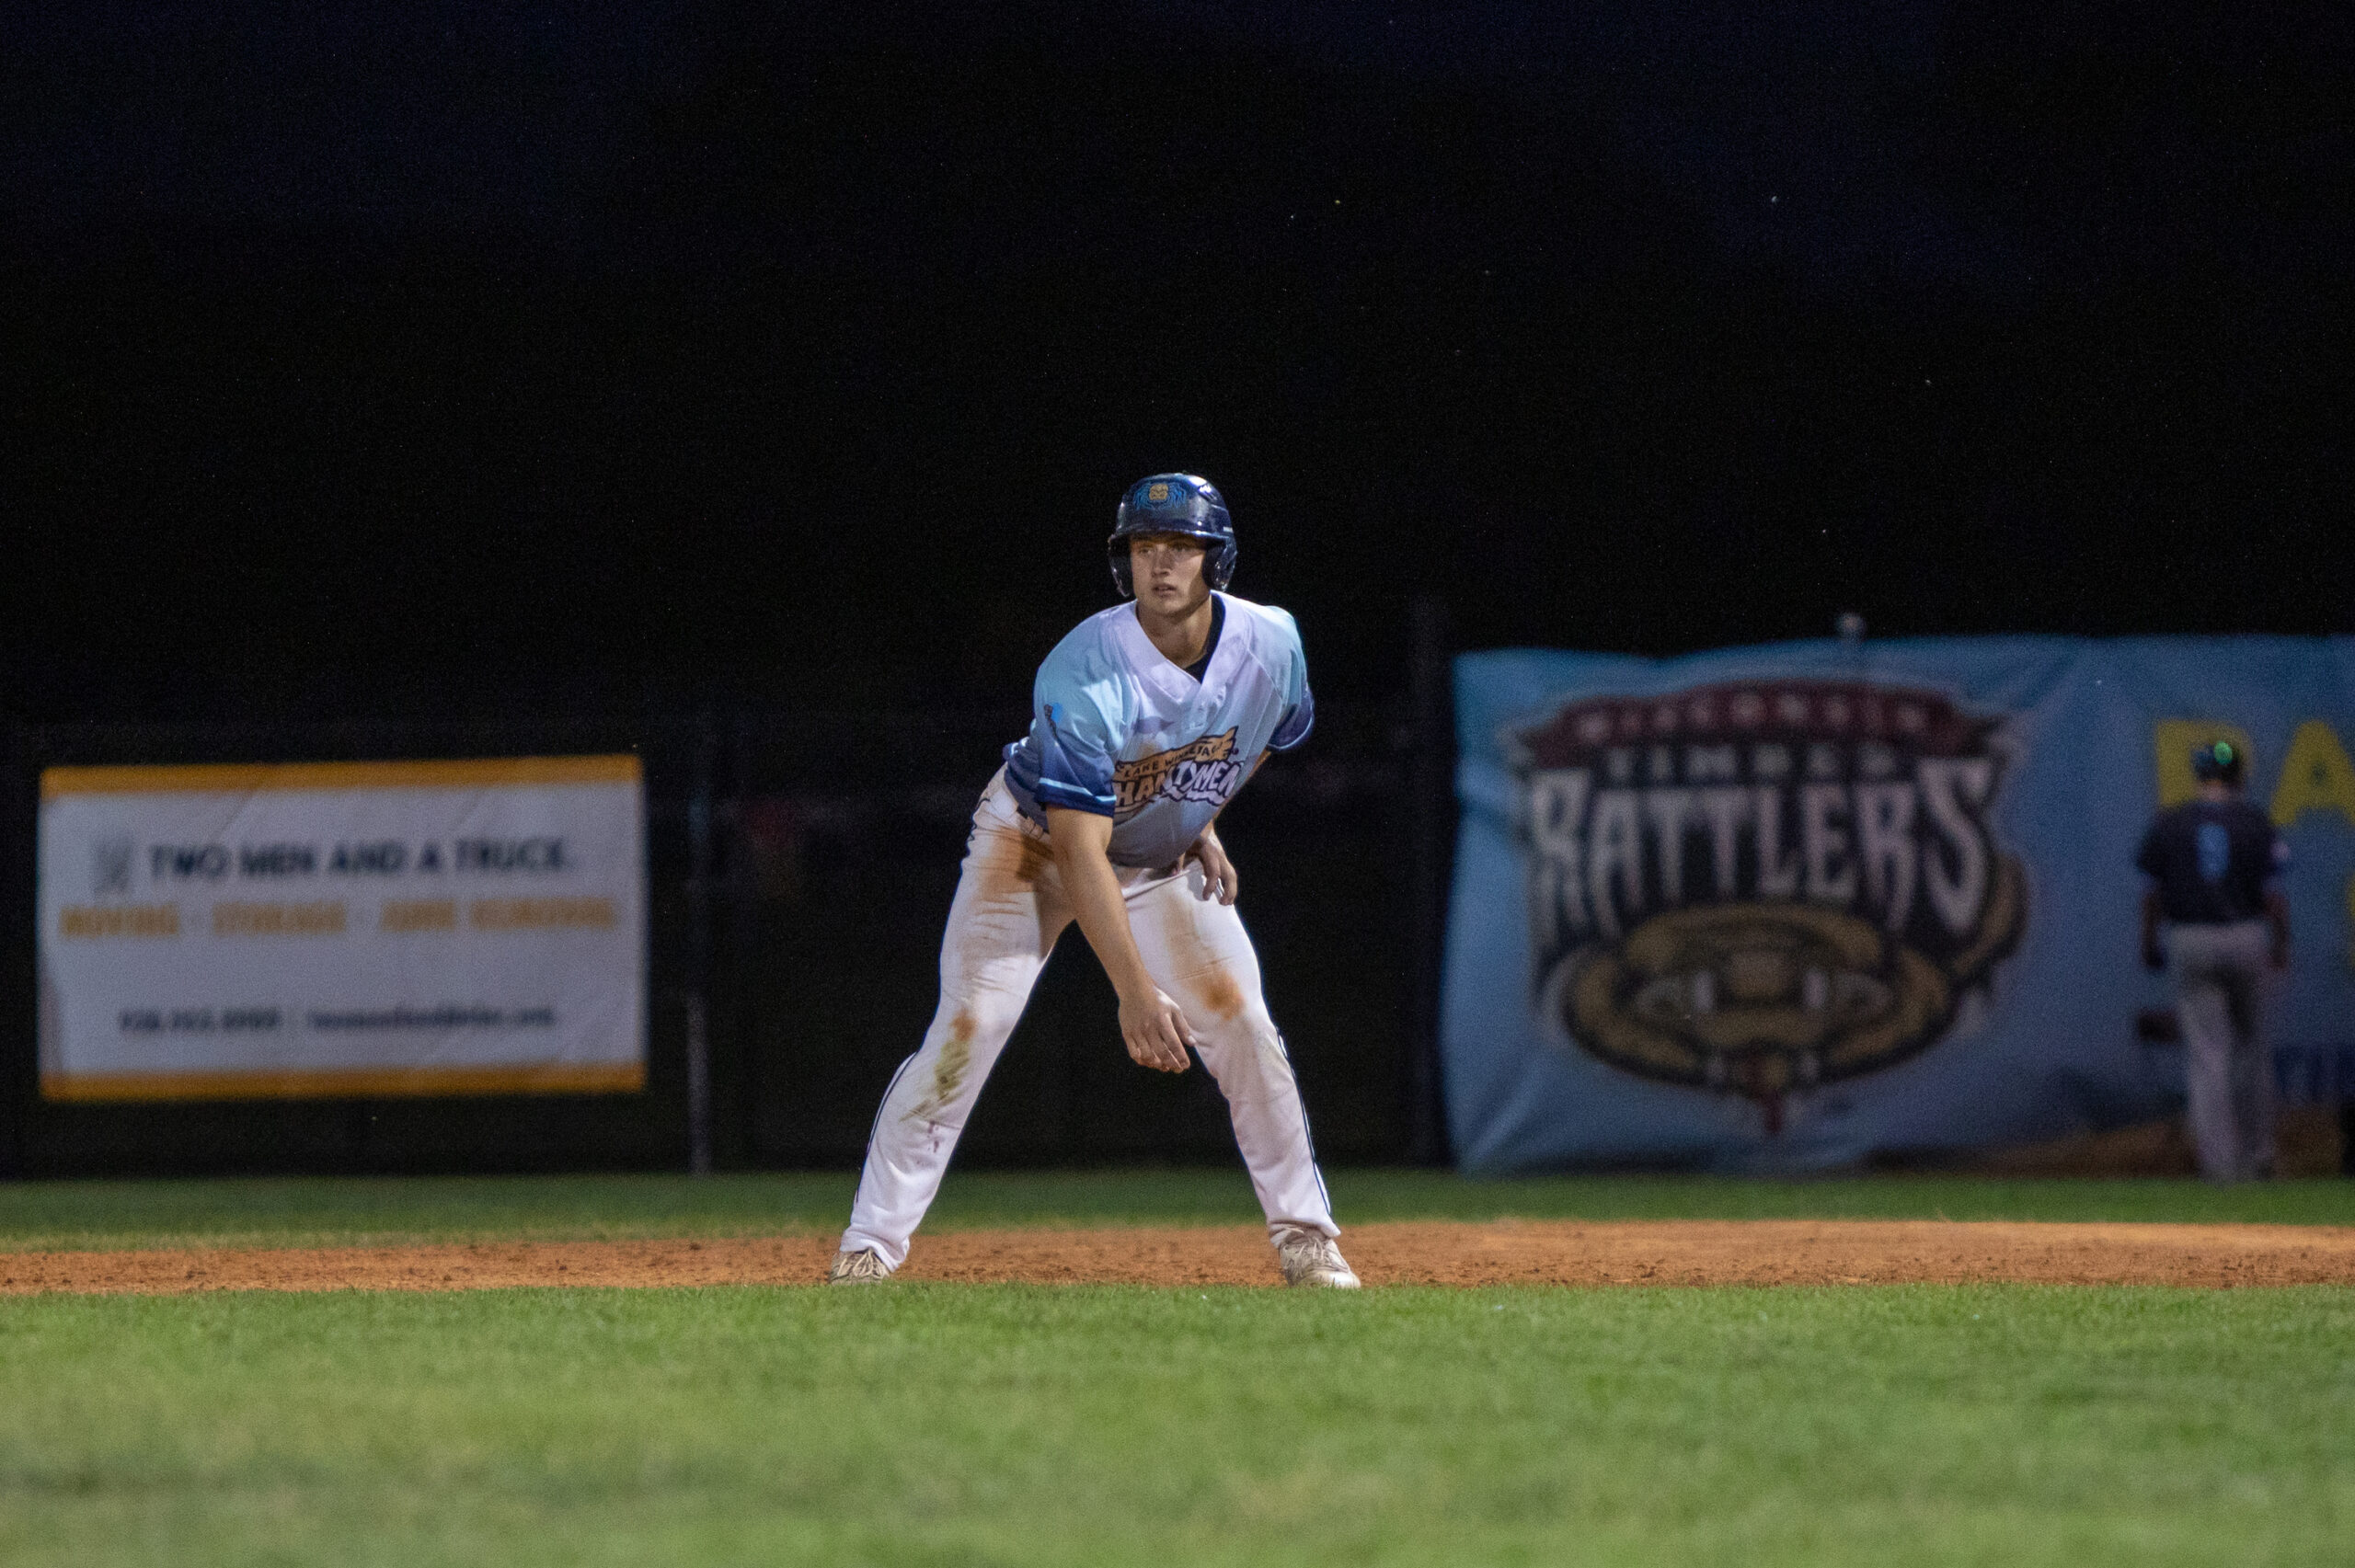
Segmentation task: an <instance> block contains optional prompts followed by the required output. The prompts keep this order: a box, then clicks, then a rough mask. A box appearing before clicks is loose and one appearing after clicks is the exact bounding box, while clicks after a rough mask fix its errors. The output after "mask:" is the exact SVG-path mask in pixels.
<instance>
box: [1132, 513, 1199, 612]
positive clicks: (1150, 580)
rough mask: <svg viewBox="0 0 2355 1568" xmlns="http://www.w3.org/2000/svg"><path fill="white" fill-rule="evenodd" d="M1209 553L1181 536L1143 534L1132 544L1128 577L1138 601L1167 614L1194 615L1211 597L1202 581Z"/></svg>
mask: <svg viewBox="0 0 2355 1568" xmlns="http://www.w3.org/2000/svg"><path fill="white" fill-rule="evenodd" d="M1208 554H1209V552H1208V550H1207V549H1206V548H1205V546H1204V545H1203V544H1202V542H1201V541H1200V540H1199V539H1189V538H1187V537H1186V536H1185V535H1184V534H1182V533H1143V534H1139V535H1137V536H1136V537H1135V538H1133V539H1131V540H1130V541H1129V575H1130V578H1131V580H1132V581H1133V582H1134V584H1135V585H1136V590H1137V602H1138V603H1140V604H1143V605H1146V606H1148V607H1150V608H1151V609H1153V610H1155V611H1157V612H1160V613H1161V614H1164V615H1187V614H1191V613H1192V612H1194V611H1195V610H1197V609H1199V608H1200V607H1201V605H1202V604H1203V603H1204V602H1205V601H1207V600H1208V599H1209V598H1210V596H1211V585H1210V584H1209V583H1208V582H1206V581H1204V580H1203V578H1202V562H1203V560H1204V558H1205V557H1206V556H1207V555H1208Z"/></svg>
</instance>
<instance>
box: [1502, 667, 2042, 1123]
mask: <svg viewBox="0 0 2355 1568" xmlns="http://www.w3.org/2000/svg"><path fill="white" fill-rule="evenodd" d="M1506 742H1507V747H1508V753H1509V755H1511V756H1512V757H1513V758H1514V759H1515V762H1516V768H1517V771H1518V773H1519V774H1520V776H1521V781H1522V792H1521V798H1520V803H1519V804H1520V809H1521V824H1522V830H1523V831H1524V832H1525V833H1526V834H1527V837H1528V843H1529V849H1530V857H1529V867H1530V874H1529V876H1530V879H1529V888H1528V893H1529V918H1530V935H1531V951H1532V954H1533V956H1534V959H1535V967H1534V971H1533V972H1534V976H1535V978H1536V981H1537V1005H1538V1007H1539V1009H1540V1011H1541V1013H1542V1014H1543V1016H1544V1017H1545V1021H1546V1024H1547V1026H1548V1027H1549V1028H1550V1029H1551V1030H1553V1031H1554V1032H1555V1033H1557V1036H1560V1037H1562V1038H1563V1039H1564V1040H1566V1041H1567V1042H1568V1044H1569V1045H1571V1046H1573V1047H1576V1048H1578V1049H1581V1050H1584V1051H1587V1052H1589V1053H1591V1055H1593V1056H1595V1057H1598V1058H1600V1059H1602V1060H1603V1061H1606V1062H1609V1063H1610V1064H1612V1065H1613V1066H1614V1067H1617V1068H1621V1069H1624V1070H1626V1071H1629V1072H1633V1073H1637V1074H1639V1075H1641V1076H1643V1077H1645V1078H1649V1079H1653V1080H1655V1081H1658V1082H1666V1083H1677V1084H1686V1085H1691V1086H1693V1087H1695V1088H1701V1089H1707V1090H1713V1091H1718V1092H1722V1093H1739V1094H1745V1095H1748V1096H1750V1097H1751V1098H1752V1099H1755V1100H1757V1101H1758V1102H1759V1103H1760V1104H1762V1105H1763V1107H1764V1109H1765V1116H1766V1126H1767V1128H1768V1130H1769V1131H1770V1132H1772V1131H1776V1130H1779V1129H1780V1127H1781V1125H1782V1116H1783V1109H1784V1104H1785V1101H1786V1097H1787V1096H1789V1095H1791V1094H1794V1093H1805V1092H1806V1091H1807V1090H1808V1089H1809V1088H1811V1087H1812V1086H1814V1085H1817V1084H1821V1083H1827V1082H1833V1081H1835V1080H1839V1079H1845V1078H1855V1077H1858V1076H1861V1075H1863V1074H1866V1073H1870V1072H1876V1071H1878V1070H1881V1069H1883V1068H1886V1067H1889V1066H1891V1065H1893V1064H1894V1063H1897V1062H1899V1061H1902V1060H1904V1059H1906V1058H1908V1057H1911V1056H1913V1055H1914V1054H1916V1053H1918V1052H1920V1051H1923V1050H1924V1049H1927V1048H1928V1047H1930V1046H1932V1045H1933V1044H1935V1043H1936V1041H1938V1040H1939V1039H1940V1038H1942V1037H1943V1036H1946V1035H1947V1034H1948V1033H1949V1032H1950V1031H1951V1030H1952V1029H1953V1028H1954V1027H1955V1025H1956V1024H1957V1022H1958V1020H1959V1019H1960V1018H1962V1017H1964V1016H1966V1015H1967V1013H1969V1012H1970V1010H1971V1008H1972V1006H1973V1005H1974V1003H1973V1001H1972V999H1973V998H1974V997H1975V996H1976V997H1981V998H1982V1002H1983V993H1984V990H1985V988H1987V987H1988V986H1989V985H1990V984H1992V982H1993V972H1994V968H1995V966H1996V964H1997V963H1998V962H1999V961H2000V960H2001V959H2003V958H2004V957H2005V956H2007V955H2008V954H2009V953H2010V952H2011V951H2012V949H2013V947H2014V946H2015V945H2016V944H2017V942H2018V940H2019V935H2020V932H2021V930H2022V928H2023V926H2024V925H2025V923H2026V919H2027V883H2026V877H2025V876H2024V874H2023V872H2022V870H2021V867H2020V864H2019V862H2018V861H2017V859H2016V858H2014V857H2012V856H2010V855H2007V854H2005V853H2002V850H2001V848H2000V846H1999V845H1998V844H1997V843H1996V841H1995V839H1994V836H1993V831H1992V830H1991V829H1990V827H1989V822H1988V816H1989V811H1990V808H1991V807H1992V806H1993V802H1994V798H1995V794H1996V791H1997V790H1998V789H1999V788H2000V787H2001V785H2002V783H2003V778H2004V773H2005V764H2006V761H2008V760H2009V758H2010V757H2011V756H2012V755H2013V750H2012V747H2011V744H2010V742H2009V741H2008V740H2007V739H2006V738H2005V737H2004V736H2003V734H2002V733H2001V717H2000V715H1993V716H1991V715H1980V714H1972V713H1966V712H1964V711H1963V710H1962V709H1960V708H1959V707H1958V706H1956V705H1955V704H1954V703H1953V702H1952V701H1950V700H1949V699H1948V698H1947V697H1946V696H1944V695H1942V694H1940V693H1937V692H1926V691H1917V690H1911V689H1905V688H1897V687H1887V686H1875V685H1870V684H1867V683H1864V682H1860V681H1845V682H1841V681H1745V682H1738V683H1731V684H1725V685H1711V686H1700V687H1694V688H1690V689H1688V690H1686V691H1683V692H1675V693H1672V694H1671V695H1668V696H1664V697H1601V698H1593V699H1588V700H1582V701H1579V702H1573V703H1570V704H1566V705H1565V706H1563V707H1561V708H1559V709H1557V710H1556V711H1554V712H1552V713H1550V714H1547V715H1545V716H1544V717H1542V718H1541V719H1540V720H1538V721H1537V722H1536V723H1535V724H1534V725H1524V726H1517V727H1514V728H1513V729H1511V730H1510V731H1508V733H1507V736H1506Z"/></svg>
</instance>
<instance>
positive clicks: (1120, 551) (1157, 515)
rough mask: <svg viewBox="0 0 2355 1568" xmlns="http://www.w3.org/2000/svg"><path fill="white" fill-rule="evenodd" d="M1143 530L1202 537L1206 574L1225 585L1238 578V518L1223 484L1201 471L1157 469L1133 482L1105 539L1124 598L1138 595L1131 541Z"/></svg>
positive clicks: (1213, 582) (1214, 584) (1211, 580)
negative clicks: (1165, 471) (1231, 511)
mask: <svg viewBox="0 0 2355 1568" xmlns="http://www.w3.org/2000/svg"><path fill="white" fill-rule="evenodd" d="M1140 533H1179V534H1183V535H1185V536H1186V537H1187V538H1189V539H1199V540H1200V541H1201V542H1202V543H1203V544H1205V545H1207V546H1208V547H1209V548H1208V551H1207V553H1206V554H1205V555H1203V557H1202V577H1203V578H1204V579H1205V580H1207V581H1208V582H1209V583H1210V585H1211V586H1212V588H1217V589H1223V588H1224V587H1225V586H1226V585H1227V584H1228V583H1229V582H1231V581H1233V580H1234V578H1235V520H1234V519H1233V518H1231V517H1229V516H1227V515H1226V501H1225V499H1224V498H1223V497H1221V496H1220V495H1219V493H1218V486H1215V485H1213V484H1212V483H1211V482H1210V481H1209V480H1207V479H1205V478H1203V477H1202V476H1201V475H1199V474H1156V475H1154V476H1153V477H1152V478H1150V479H1140V480H1138V481H1137V482H1136V483H1135V484H1133V485H1132V486H1129V493H1128V494H1127V495H1125V496H1123V497H1121V498H1120V512H1119V513H1118V514H1117V516H1116V517H1115V519H1114V521H1113V523H1112V537H1111V538H1109V539H1108V540H1106V541H1105V542H1104V548H1105V553H1106V554H1107V555H1109V556H1110V558H1111V562H1112V580H1113V581H1114V582H1115V583H1117V584H1119V585H1120V597H1121V598H1122V599H1130V598H1133V597H1134V596H1135V594H1136V590H1137V589H1136V584H1135V583H1134V582H1133V581H1132V580H1131V579H1130V577H1129V541H1130V540H1131V539H1132V538H1134V537H1135V536H1136V535H1137V534H1140Z"/></svg>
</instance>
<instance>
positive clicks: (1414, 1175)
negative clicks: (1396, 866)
mask: <svg viewBox="0 0 2355 1568" xmlns="http://www.w3.org/2000/svg"><path fill="white" fill-rule="evenodd" d="M855 1180H856V1178H855V1177H853V1176H852V1175H850V1174H848V1173H821V1174H789V1175H731V1176H717V1177H710V1178H706V1179H703V1180H695V1179H694V1178H691V1177H687V1176H665V1175H637V1176H549V1177H529V1176H517V1177H452V1178H447V1179H428V1180H416V1179H384V1180H359V1179H347V1178H335V1179H293V1178H289V1179H257V1180H238V1181H158V1182H33V1183H15V1184H0V1252H26V1251H37V1250H45V1249H59V1248H93V1247H95V1248H121V1247H145V1246H176V1245H208V1246H317V1245H328V1244H336V1243H358V1242H389V1241H448V1240H474V1239H482V1238H506V1237H528V1238H540V1239H558V1238H569V1239H596V1238H610V1237H630V1236H723V1235H752V1234H770V1235H774V1234H783V1233H797V1232H798V1233H807V1234H822V1233H825V1232H828V1231H831V1230H835V1229H837V1228H838V1227H840V1226H841V1225H842V1223H843V1221H844V1219H845V1218H846V1217H847V1216H848V1214H849V1210H850V1197H851V1189H852V1187H853V1185H855ZM1329 1180H1330V1184H1331V1186H1332V1189H1333V1199H1334V1203H1335V1206H1336V1208H1337V1210H1338V1213H1339V1215H1340V1217H1341V1221H1342V1223H1343V1224H1344V1225H1350V1224H1357V1223H1363V1222H1366V1221H1370V1220H1377V1219H1493V1218H1497V1217H1499V1216H1504V1215H1517V1216H1521V1217H1523V1218H1527V1219H1551V1218H1565V1219H1675V1218H1694V1219H1780V1218H1791V1219H1843V1218H1855V1219H1939V1218H1944V1219H2112V1220H2164V1219H2173V1220H2205V1221H2223V1220H2249V1221H2263V1222H2269V1223H2276V1224H2329V1225H2349V1224H2355V1183H2350V1182H2344V1181H2337V1180H2329V1181H2313V1182H2280V1183H2274V1184H2271V1185H2264V1186H2243V1187H2231V1188H2213V1187H2209V1186H2205V1185H2201V1184H2200V1183H2198V1182H2192V1181H2068V1180H2062V1181H2004V1180H1990V1179H1986V1178H1974V1177H1932V1176H1877V1177H1857V1178H1848V1179H1839V1180H1824V1181H1812V1182H1761V1181H1739V1180H1729V1179H1717V1178H1708V1177H1624V1176H1594V1177H1557V1178H1547V1179H1541V1180H1530V1181H1496V1182H1474V1181H1466V1180H1465V1179H1463V1178H1462V1177H1459V1176H1454V1175H1450V1174H1445V1173H1435V1172H1422V1171H1381V1170H1361V1171H1336V1172H1333V1173H1330V1175H1329ZM1257 1213H1258V1210H1257V1208H1256V1207H1255V1206H1254V1204H1253V1202H1252V1199H1251V1189H1250V1186H1249V1184H1248V1183H1246V1181H1245V1179H1244V1176H1243V1173H1242V1172H1241V1171H1240V1170H1239V1169H1235V1170H1199V1169H1189V1170H1168V1171H1154V1170H1141V1171H1110V1172H1077V1173H1061V1172H1057V1173H994V1172H962V1171H959V1172H952V1173H950V1175H949V1178H948V1184H947V1185H946V1186H945V1187H944V1188H943V1190H942V1193H941V1197H940V1202H939V1204H938V1205H937V1206H936V1207H935V1208H934V1210H933V1213H932V1216H931V1218H930V1219H928V1220H927V1224H928V1225H929V1226H931V1227H932V1228H934V1229H948V1228H966V1229H971V1228H975V1227H985V1226H1007V1225H1052V1224H1072V1225H1106V1224H1227V1223H1235V1224H1247V1223H1249V1222H1250V1221H1251V1220H1252V1219H1254V1218H1255V1217H1256V1215H1257Z"/></svg>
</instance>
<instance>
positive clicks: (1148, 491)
mask: <svg viewBox="0 0 2355 1568" xmlns="http://www.w3.org/2000/svg"><path fill="white" fill-rule="evenodd" d="M1144 498H1145V499H1146V500H1147V501H1150V502H1152V503H1153V504H1155V505H1156V506H1158V505H1159V504H1160V503H1162V502H1163V501H1166V500H1167V499H1168V498H1169V486H1168V485H1167V484H1166V483H1164V482H1162V481H1159V480H1155V482H1154V483H1153V484H1150V485H1147V486H1145V487H1144Z"/></svg>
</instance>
